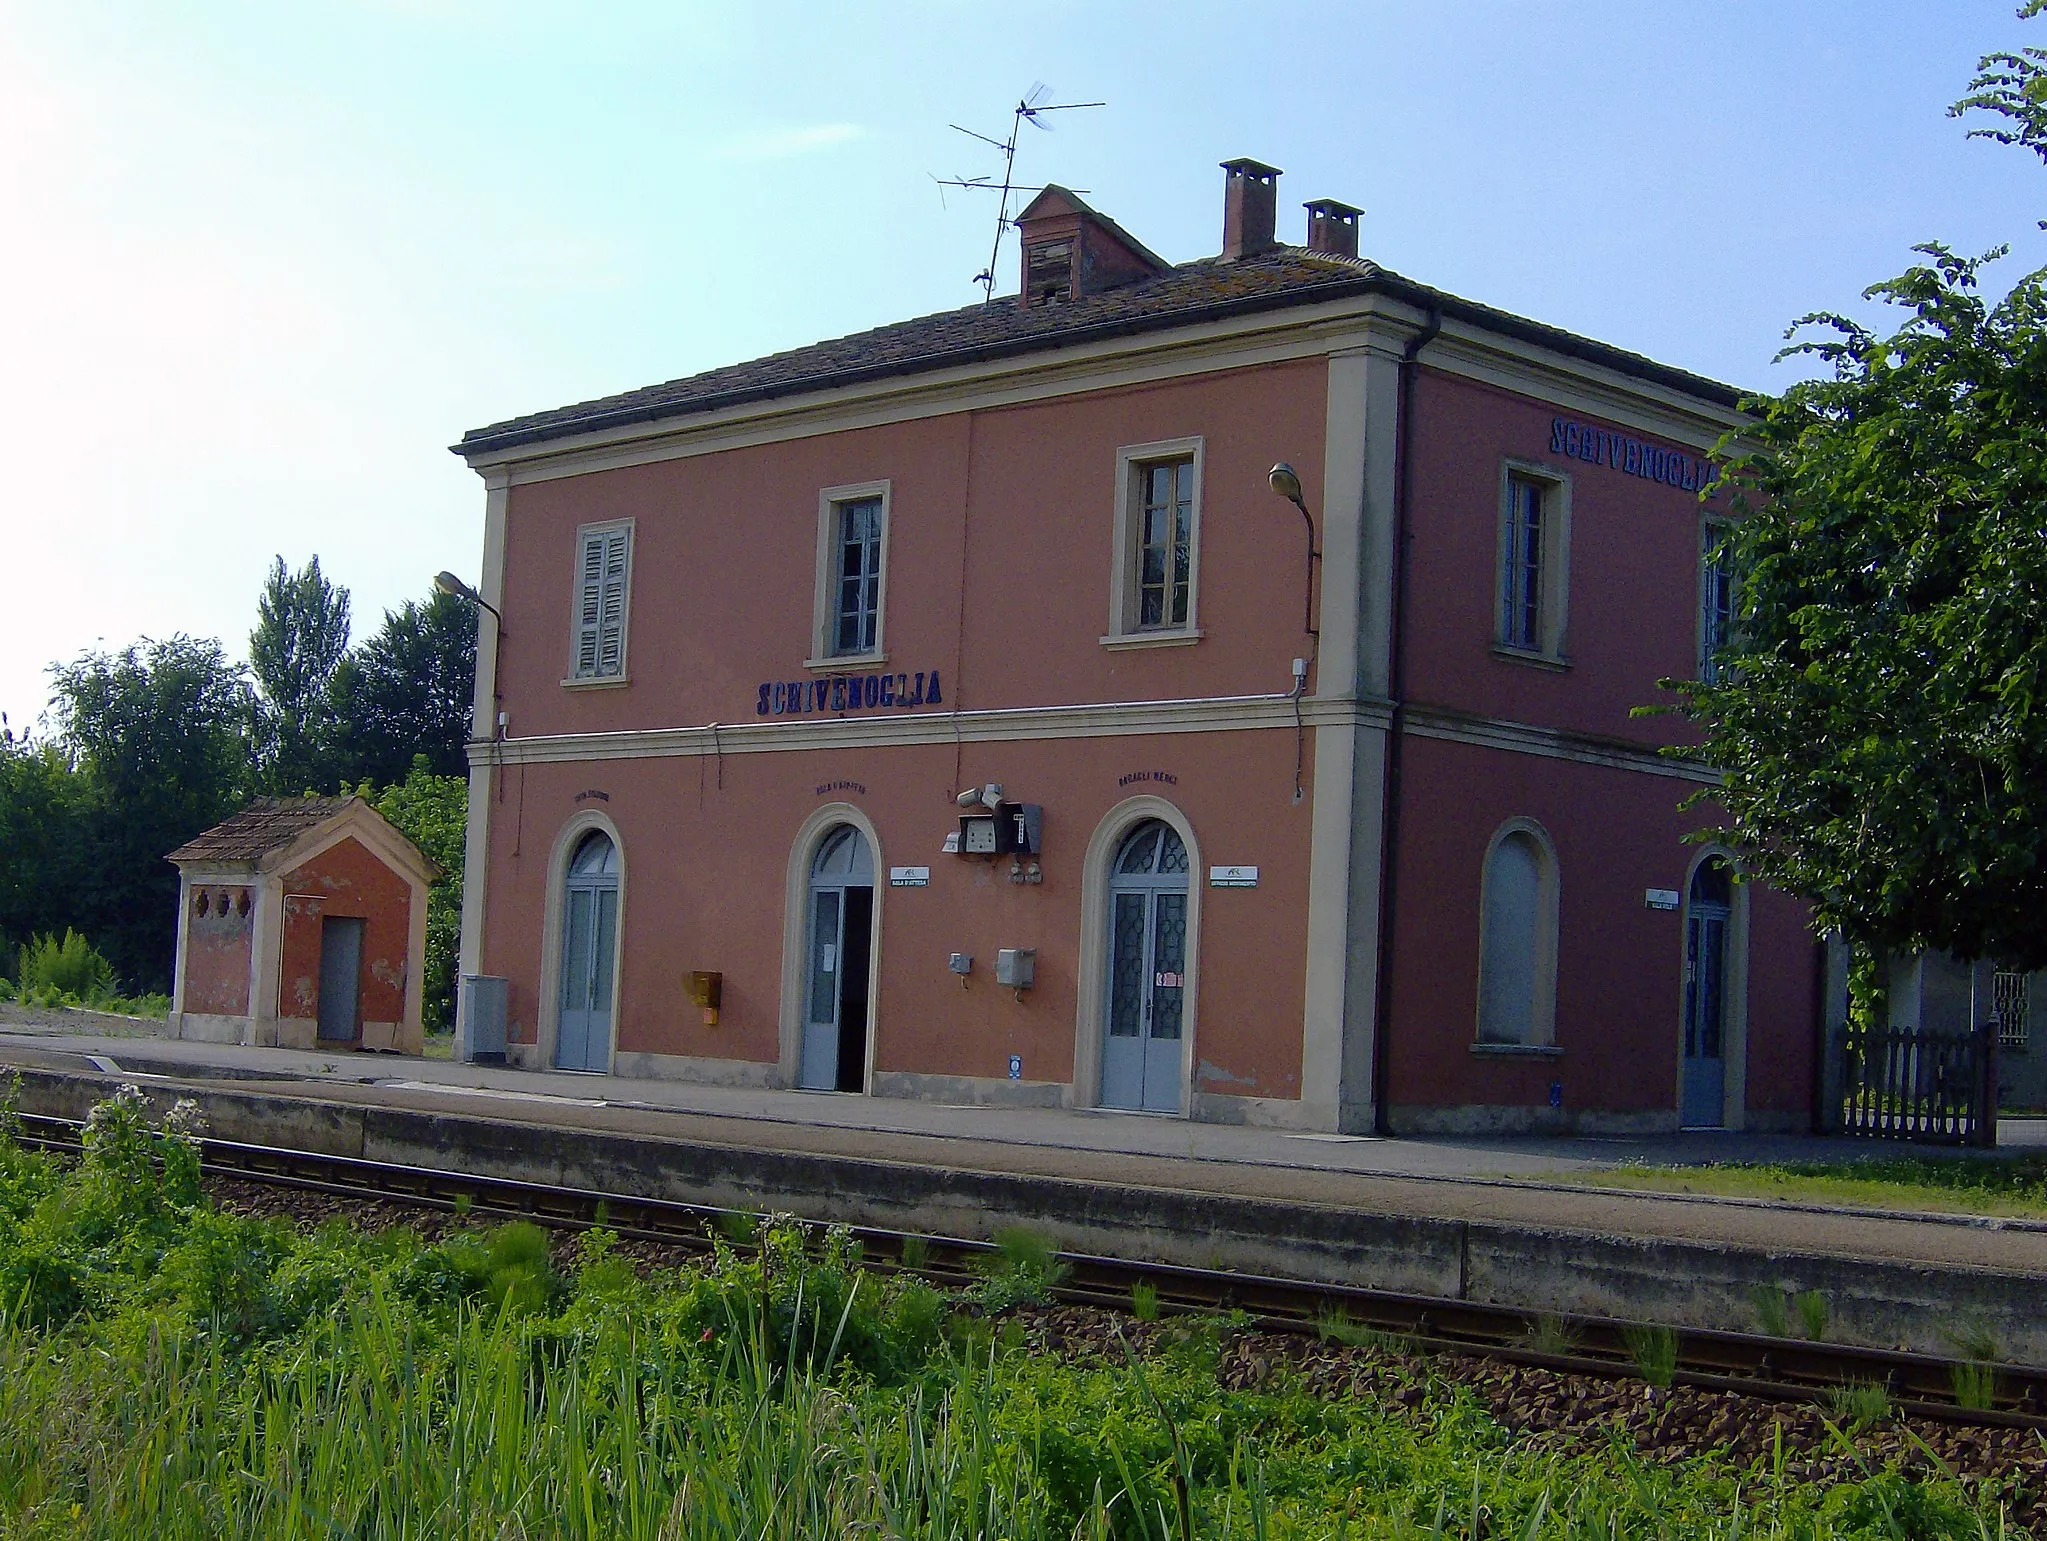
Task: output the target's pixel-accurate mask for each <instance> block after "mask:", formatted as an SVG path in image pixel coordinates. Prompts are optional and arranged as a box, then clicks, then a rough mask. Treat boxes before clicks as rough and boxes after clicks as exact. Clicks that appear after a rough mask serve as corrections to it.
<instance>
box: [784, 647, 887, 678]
mask: <svg viewBox="0 0 2047 1541" xmlns="http://www.w3.org/2000/svg"><path fill="white" fill-rule="evenodd" d="M887 662H888V653H887V652H886V651H885V650H882V649H877V650H876V651H874V652H872V653H833V654H832V655H831V656H830V657H828V658H806V659H804V660H803V667H804V668H806V669H808V670H809V671H810V672H811V673H812V674H845V673H851V672H854V671H857V670H860V669H865V668H867V667H868V666H869V665H870V664H878V663H887Z"/></svg>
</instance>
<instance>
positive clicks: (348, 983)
mask: <svg viewBox="0 0 2047 1541" xmlns="http://www.w3.org/2000/svg"><path fill="white" fill-rule="evenodd" d="M362 928H363V923H362V921H361V920H360V919H359V918H356V917H352V916H347V915H329V916H327V917H325V918H324V919H323V920H321V922H320V1025H319V1028H318V1033H319V1037H320V1038H321V1039H322V1041H324V1042H328V1043H347V1042H351V1041H353V1040H354V1039H355V1038H356V1037H357V1036H359V1033H360V1029H361V1024H360V1023H359V1022H357V1021H356V1013H357V1011H358V1010H359V1009H360V1006H361V1003H362Z"/></svg>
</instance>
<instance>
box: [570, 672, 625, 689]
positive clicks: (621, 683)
mask: <svg viewBox="0 0 2047 1541" xmlns="http://www.w3.org/2000/svg"><path fill="white" fill-rule="evenodd" d="M632 682H633V677H632V676H631V675H630V674H593V675H590V676H589V677H588V678H585V679H566V680H563V681H562V689H564V690H623V689H624V688H625V687H626V686H628V685H630V684H631V683H632Z"/></svg>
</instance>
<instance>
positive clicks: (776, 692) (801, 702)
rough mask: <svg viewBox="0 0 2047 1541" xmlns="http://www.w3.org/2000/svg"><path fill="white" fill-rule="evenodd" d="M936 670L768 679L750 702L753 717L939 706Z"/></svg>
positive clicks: (905, 709) (941, 697) (941, 702)
mask: <svg viewBox="0 0 2047 1541" xmlns="http://www.w3.org/2000/svg"><path fill="white" fill-rule="evenodd" d="M943 705H945V696H944V694H943V693H942V691H941V689H940V687H939V680H938V671H937V670H936V669H933V670H931V671H930V672H929V673H926V672H925V671H924V670H922V669H919V670H918V671H917V672H916V673H915V674H835V675H833V676H832V677H831V678H830V679H824V680H770V681H769V682H768V683H767V684H765V685H763V686H761V687H760V697H759V699H758V700H756V701H755V702H754V707H753V711H754V715H755V716H756V717H800V716H803V715H804V714H806V713H809V712H866V711H873V710H875V709H877V708H881V707H886V708H888V709H889V710H891V711H907V710H908V709H910V708H911V707H916V706H943Z"/></svg>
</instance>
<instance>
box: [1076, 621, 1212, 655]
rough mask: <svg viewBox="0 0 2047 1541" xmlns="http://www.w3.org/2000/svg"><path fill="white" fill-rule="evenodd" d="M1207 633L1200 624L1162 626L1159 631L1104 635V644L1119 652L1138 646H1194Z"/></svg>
mask: <svg viewBox="0 0 2047 1541" xmlns="http://www.w3.org/2000/svg"><path fill="white" fill-rule="evenodd" d="M1206 635H1207V633H1206V632H1204V631H1203V630H1202V629H1201V628H1200V627H1199V626H1180V627H1174V628H1172V629H1171V630H1168V629H1166V628H1165V627H1160V628H1159V629H1158V630H1157V631H1125V632H1118V633H1116V634H1114V635H1113V636H1107V637H1103V638H1102V639H1101V642H1102V646H1103V647H1106V648H1113V649H1115V650H1116V651H1118V652H1121V651H1124V650H1125V649H1128V648H1136V647H1192V646H1193V645H1194V644H1195V643H1197V642H1199V641H1200V640H1201V639H1202V638H1203V637H1204V636H1206Z"/></svg>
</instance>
